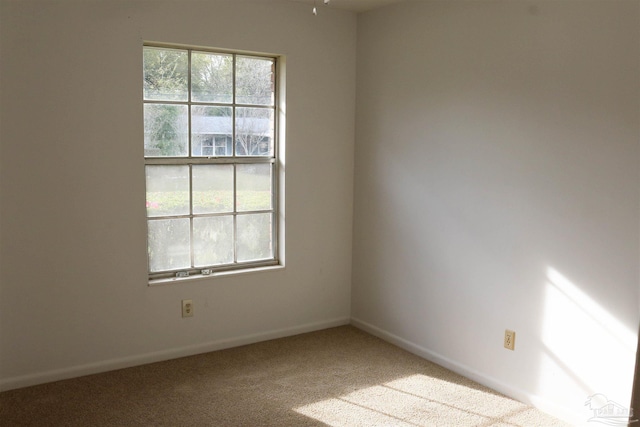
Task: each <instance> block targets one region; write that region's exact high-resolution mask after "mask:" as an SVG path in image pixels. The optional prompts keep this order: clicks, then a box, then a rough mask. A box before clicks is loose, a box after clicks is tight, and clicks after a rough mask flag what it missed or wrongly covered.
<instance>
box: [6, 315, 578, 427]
mask: <svg viewBox="0 0 640 427" xmlns="http://www.w3.org/2000/svg"><path fill="white" fill-rule="evenodd" d="M0 425H2V426H83V427H84V426H324V425H329V426H367V427H369V426H414V427H415V426H456V427H458V426H536V427H539V426H548V427H551V426H563V425H566V424H564V423H561V422H560V421H558V420H556V419H554V418H552V417H550V416H548V415H546V414H544V413H542V412H540V411H538V410H535V409H533V408H531V407H530V406H527V405H524V404H522V403H519V402H516V401H514V400H511V399H509V398H506V397H504V396H502V395H500V394H498V393H496V392H493V391H491V390H489V389H487V388H485V387H482V386H480V385H478V384H476V383H474V382H472V381H470V380H468V379H465V378H463V377H461V376H459V375H456V374H454V373H452V372H451V371H448V370H446V369H444V368H442V367H440V366H438V365H434V364H433V363H430V362H427V361H425V360H424V359H421V358H419V357H417V356H414V355H412V354H410V353H408V352H406V351H404V350H402V349H399V348H398V347H395V346H393V345H391V344H388V343H386V342H384V341H382V340H379V339H378V338H375V337H373V336H371V335H369V334H367V333H365V332H362V331H360V330H358V329H356V328H354V327H351V326H343V327H339V328H332V329H327V330H324V331H319V332H313V333H309V334H303V335H297V336H294V337H289V338H283V339H278V340H273V341H267V342H263V343H258V344H253V345H249V346H244V347H238V348H233V349H229V350H223V351H217V352H213V353H207V354H202V355H198V356H192V357H186V358H182V359H177V360H171V361H167V362H161V363H154V364H150V365H146V366H140V367H135V368H129V369H123V370H119V371H113V372H108V373H104V374H98V375H91V376H86V377H81V378H76V379H72V380H65V381H58V382H55V383H50V384H44V385H40V386H35V387H29V388H24V389H20V390H11V391H8V392H4V393H0Z"/></svg>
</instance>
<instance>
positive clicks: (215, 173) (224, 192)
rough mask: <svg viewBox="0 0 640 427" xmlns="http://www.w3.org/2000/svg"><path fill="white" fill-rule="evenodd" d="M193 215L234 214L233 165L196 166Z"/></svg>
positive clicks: (194, 172) (194, 169) (194, 168)
mask: <svg viewBox="0 0 640 427" xmlns="http://www.w3.org/2000/svg"><path fill="white" fill-rule="evenodd" d="M192 174H193V179H192V181H193V183H192V185H193V213H194V214H205V213H218V212H233V165H194V166H193V169H192Z"/></svg>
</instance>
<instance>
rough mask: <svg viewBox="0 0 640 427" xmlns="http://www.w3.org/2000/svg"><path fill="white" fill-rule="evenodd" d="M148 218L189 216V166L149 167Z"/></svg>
mask: <svg viewBox="0 0 640 427" xmlns="http://www.w3.org/2000/svg"><path fill="white" fill-rule="evenodd" d="M145 171H146V175H147V216H150V217H154V216H170V215H188V214H189V166H147V167H146V168H145Z"/></svg>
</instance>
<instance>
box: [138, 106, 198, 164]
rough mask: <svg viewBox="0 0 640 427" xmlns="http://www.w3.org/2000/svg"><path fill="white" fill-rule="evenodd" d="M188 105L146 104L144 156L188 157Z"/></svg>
mask: <svg viewBox="0 0 640 427" xmlns="http://www.w3.org/2000/svg"><path fill="white" fill-rule="evenodd" d="M187 114H188V110H187V106H186V105H168V104H145V106H144V155H145V156H146V157H167V156H169V157H174V156H186V155H187V146H188V144H189V119H188V117H187Z"/></svg>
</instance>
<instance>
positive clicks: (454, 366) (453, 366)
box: [351, 317, 587, 426]
mask: <svg viewBox="0 0 640 427" xmlns="http://www.w3.org/2000/svg"><path fill="white" fill-rule="evenodd" d="M351 325H353V326H355V327H356V328H359V329H362V330H363V331H365V332H368V333H370V334H371V335H375V336H376V337H378V338H381V339H383V340H385V341H387V342H390V343H392V344H394V345H396V346H398V347H400V348H402V349H404V350H407V351H408V352H410V353H413V354H415V355H417V356H420V357H422V358H424V359H427V360H428V361H430V362H433V363H436V364H438V365H440V366H443V367H445V368H447V369H449V370H451V371H453V372H455V373H457V374H460V375H462V376H464V377H467V378H469V379H471V380H473V381H475V382H477V383H479V384H482V385H484V386H486V387H489V388H491V389H493V390H496V391H498V392H500V393H502V394H504V395H506V396H509V397H511V398H512V399H516V400H518V401H520V402H523V403H526V404H528V405H531V406H533V407H535V408H537V409H540V410H541V411H543V412H546V413H547V414H549V415H552V416H554V417H556V418H558V419H561V420H563V421H566V422H568V423H570V424H572V425H576V426H577V425H586V421H587V419H586V418H587V417H585V416H584V415H583V414H576V413H575V412H573V411H570V410H569V409H568V408H565V407H562V406H559V405H557V404H555V403H554V402H550V401H549V400H547V399H545V398H543V397H540V396H537V395H535V394H532V393H529V392H527V391H525V390H522V389H519V388H515V387H512V386H510V385H508V384H505V383H503V382H502V381H499V380H497V379H495V378H492V377H490V376H487V375H485V374H483V373H481V372H478V371H476V370H475V369H473V368H471V367H469V366H466V365H464V364H462V363H459V362H456V361H454V360H451V359H449V358H447V357H445V356H443V355H441V354H438V353H436V352H434V351H431V350H429V349H426V348H424V347H422V346H419V345H417V344H415V343H413V342H411V341H409V340H406V339H404V338H401V337H399V336H397V335H395V334H392V333H391V332H388V331H386V330H384V329H381V328H379V327H377V326H374V325H372V324H370V323H367V322H364V321H362V320H360V319H357V318H354V317H352V318H351Z"/></svg>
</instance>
